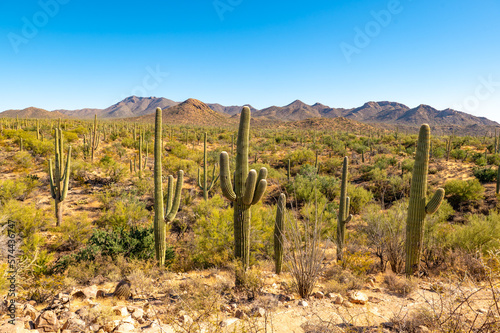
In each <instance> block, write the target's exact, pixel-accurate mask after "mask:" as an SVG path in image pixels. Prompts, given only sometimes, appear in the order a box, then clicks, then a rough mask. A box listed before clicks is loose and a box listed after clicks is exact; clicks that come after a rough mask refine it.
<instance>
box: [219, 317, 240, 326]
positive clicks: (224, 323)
mask: <svg viewBox="0 0 500 333" xmlns="http://www.w3.org/2000/svg"><path fill="white" fill-rule="evenodd" d="M237 321H238V318H229V319H226V320H223V321H221V322H220V323H219V326H220V327H228V326H231V325H232V324H234V323H235V322H237Z"/></svg>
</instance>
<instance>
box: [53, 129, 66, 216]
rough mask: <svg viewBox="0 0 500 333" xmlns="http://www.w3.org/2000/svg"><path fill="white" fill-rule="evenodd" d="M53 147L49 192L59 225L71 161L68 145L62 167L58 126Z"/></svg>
mask: <svg viewBox="0 0 500 333" xmlns="http://www.w3.org/2000/svg"><path fill="white" fill-rule="evenodd" d="M54 149H55V165H54V167H53V166H52V159H50V160H49V179H50V194H51V195H52V199H54V200H55V213H56V219H57V223H56V226H60V225H61V222H62V202H63V201H64V199H66V196H67V194H68V186H69V174H70V161H71V146H69V150H68V156H67V158H66V167H64V164H63V163H64V155H63V152H64V149H63V134H62V130H61V129H60V128H58V129H56V130H55V135H54Z"/></svg>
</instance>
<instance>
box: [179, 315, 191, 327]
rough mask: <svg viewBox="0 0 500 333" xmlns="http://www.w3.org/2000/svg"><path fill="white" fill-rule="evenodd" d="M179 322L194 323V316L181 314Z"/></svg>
mask: <svg viewBox="0 0 500 333" xmlns="http://www.w3.org/2000/svg"><path fill="white" fill-rule="evenodd" d="M179 322H181V323H182V324H184V325H191V324H193V318H191V317H190V316H188V315H181V316H179Z"/></svg>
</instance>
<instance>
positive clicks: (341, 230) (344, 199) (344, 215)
mask: <svg viewBox="0 0 500 333" xmlns="http://www.w3.org/2000/svg"><path fill="white" fill-rule="evenodd" d="M347 165H348V158H347V156H345V157H344V164H343V166H342V183H341V185H340V204H339V214H338V217H337V260H338V261H340V260H342V258H343V254H344V243H345V226H346V225H347V223H349V221H351V219H352V215H350V214H349V208H350V203H351V200H350V198H349V197H348V196H347Z"/></svg>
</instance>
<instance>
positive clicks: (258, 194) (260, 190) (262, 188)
mask: <svg viewBox="0 0 500 333" xmlns="http://www.w3.org/2000/svg"><path fill="white" fill-rule="evenodd" d="M266 189H267V180H265V179H261V180H260V181H259V184H257V189H256V190H255V193H254V196H253V200H252V205H255V204H256V203H257V202H259V201H260V200H261V199H262V197H263V196H264V193H265V192H266Z"/></svg>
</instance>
